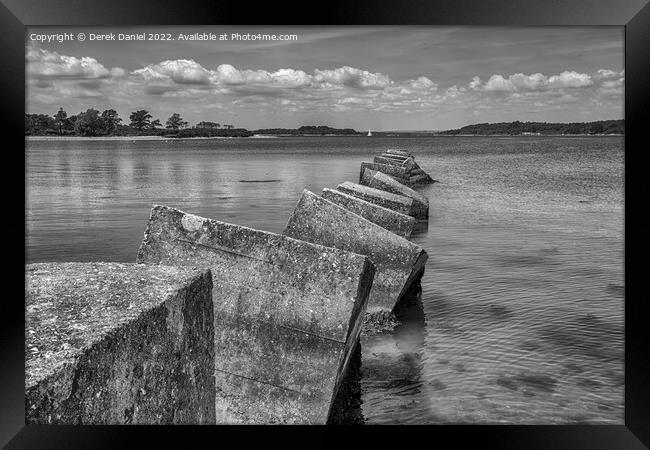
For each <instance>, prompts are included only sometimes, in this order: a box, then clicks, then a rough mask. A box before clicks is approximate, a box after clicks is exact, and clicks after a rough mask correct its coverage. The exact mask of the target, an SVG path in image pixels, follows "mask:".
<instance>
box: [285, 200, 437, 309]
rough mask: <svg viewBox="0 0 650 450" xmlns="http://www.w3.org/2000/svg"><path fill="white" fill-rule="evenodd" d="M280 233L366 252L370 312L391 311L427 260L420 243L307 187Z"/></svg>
mask: <svg viewBox="0 0 650 450" xmlns="http://www.w3.org/2000/svg"><path fill="white" fill-rule="evenodd" d="M283 234H285V235H287V236H291V237H294V238H296V239H302V240H304V241H307V242H313V243H316V244H321V245H325V246H328V247H335V248H340V249H343V250H348V251H351V252H355V253H359V254H362V255H368V257H369V258H370V260H371V261H372V262H373V263H374V264H375V267H376V269H377V273H376V274H375V279H374V281H373V284H372V289H371V291H370V298H369V300H368V312H369V313H371V314H373V313H376V312H381V311H392V310H393V308H394V307H395V306H396V305H397V304H398V303H399V302H400V300H401V299H402V296H403V294H404V293H405V292H407V290H408V288H409V287H410V285H411V283H412V281H413V280H414V279H415V277H416V276H417V275H418V273H419V272H420V271H421V269H422V268H423V267H424V264H425V262H426V260H427V253H426V252H425V251H424V249H422V247H420V246H418V245H416V244H414V243H412V242H410V241H408V240H406V239H404V238H402V237H400V236H397V235H396V234H394V233H391V232H390V231H388V230H386V229H384V228H382V227H380V226H379V225H376V224H374V223H372V222H370V221H369V220H366V219H364V218H363V217H360V216H358V215H357V214H354V213H353V212H351V211H348V210H347V209H345V208H342V207H341V206H339V205H337V204H334V203H332V202H330V201H329V200H326V199H324V198H321V197H319V196H317V195H316V194H314V193H313V192H310V191H307V190H305V191H303V194H302V197H301V198H300V200H299V201H298V204H297V205H296V208H295V209H294V211H293V213H292V214H291V217H290V218H289V221H288V223H287V226H286V228H285V229H284V231H283Z"/></svg>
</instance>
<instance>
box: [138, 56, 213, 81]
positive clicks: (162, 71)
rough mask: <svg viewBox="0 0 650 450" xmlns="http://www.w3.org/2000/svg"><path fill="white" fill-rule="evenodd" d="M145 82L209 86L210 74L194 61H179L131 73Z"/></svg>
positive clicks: (167, 62) (162, 63)
mask: <svg viewBox="0 0 650 450" xmlns="http://www.w3.org/2000/svg"><path fill="white" fill-rule="evenodd" d="M131 73H132V74H133V75H134V76H135V77H140V78H142V79H143V80H144V81H154V82H161V81H173V82H174V83H178V84H209V83H210V72H209V71H208V70H206V69H204V68H203V67H202V66H201V65H200V64H199V63H197V62H196V61H194V60H193V59H177V60H167V61H162V62H160V63H158V64H150V65H148V66H146V67H143V68H142V69H138V70H134V71H133V72H131Z"/></svg>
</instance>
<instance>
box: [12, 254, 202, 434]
mask: <svg viewBox="0 0 650 450" xmlns="http://www.w3.org/2000/svg"><path fill="white" fill-rule="evenodd" d="M25 272H26V273H25V275H26V280H25V286H26V287H25V344H26V345H25V352H26V355H25V421H26V422H27V423H41V424H43V423H46V424H213V423H214V420H215V409H214V395H215V394H214V389H215V381H214V344H213V341H214V325H213V308H212V295H211V288H212V279H211V275H210V271H209V270H205V269H194V268H178V267H154V266H145V265H142V264H117V263H43V264H28V265H27V266H26V268H25Z"/></svg>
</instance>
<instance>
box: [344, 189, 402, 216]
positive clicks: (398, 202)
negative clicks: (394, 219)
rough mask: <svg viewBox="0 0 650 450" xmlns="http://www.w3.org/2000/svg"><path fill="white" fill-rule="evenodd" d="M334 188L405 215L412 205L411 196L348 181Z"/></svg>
mask: <svg viewBox="0 0 650 450" xmlns="http://www.w3.org/2000/svg"><path fill="white" fill-rule="evenodd" d="M336 190H337V191H340V192H343V193H345V194H349V195H352V196H354V197H357V198H360V199H361V200H365V201H367V202H370V203H373V204H375V205H378V206H382V207H384V208H388V209H392V210H393V211H397V212H399V213H402V214H406V215H410V213H411V207H412V206H413V199H412V198H409V197H405V196H403V195H397V194H392V193H390V192H387V191H383V190H381V189H375V188H371V187H369V186H364V185H362V184H357V183H352V182H350V181H346V182H344V183H341V184H339V185H338V186H337V187H336Z"/></svg>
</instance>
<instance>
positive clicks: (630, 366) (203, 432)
mask: <svg viewBox="0 0 650 450" xmlns="http://www.w3.org/2000/svg"><path fill="white" fill-rule="evenodd" d="M156 24H160V25H206V24H215V25H218V24H229V25H232V24H242V25H255V24H285V25H291V24H295V25H308V24H313V25H316V24H318V25H353V24H358V25H385V24H408V25H482V26H486V25H489V26H546V25H588V26H612V25H613V26H624V27H625V45H626V48H625V71H626V81H625V132H626V136H625V147H626V148H625V155H626V156H625V183H626V184H625V202H626V208H625V264H626V265H625V317H626V328H625V349H626V350H625V353H626V354H625V425H624V426H623V425H621V426H581V425H575V426H573V425H570V426H478V425H469V426H428V427H409V429H408V430H406V433H405V432H404V431H403V430H395V429H391V428H390V427H355V428H352V427H344V428H340V427H337V428H334V429H333V428H331V427H329V428H328V427H315V428H311V427H310V428H304V427H303V428H299V429H297V428H295V427H275V428H272V427H265V428H264V430H261V431H260V430H251V429H250V428H243V427H217V426H203V427H178V426H176V427H171V426H170V427H151V426H125V427H115V426H84V427H73V426H35V425H34V426H31V425H30V426H25V424H24V307H23V304H22V301H21V297H20V295H21V294H20V290H21V289H20V287H21V286H22V287H23V289H24V285H23V282H22V281H23V280H24V264H23V266H21V265H20V264H19V261H20V257H21V256H20V255H23V263H24V245H23V249H22V250H21V249H20V245H21V241H20V239H19V238H18V236H21V235H22V236H23V237H24V233H25V224H24V221H23V222H22V223H21V221H20V220H19V218H20V217H21V216H20V215H19V214H17V213H15V211H17V210H18V208H20V207H22V208H23V211H24V198H25V196H24V190H23V192H22V196H21V195H20V187H21V186H22V187H23V189H24V184H25V180H24V178H22V181H21V178H20V174H19V173H18V171H19V169H20V167H21V166H22V167H23V169H24V157H21V155H24V153H22V154H21V153H20V149H19V147H24V136H23V132H22V127H23V125H22V124H21V122H20V118H22V117H23V115H24V109H25V108H24V105H25V95H24V94H25V92H24V90H25V60H24V58H25V27H26V26H30V25H56V26H80V25H85V26H101V25H111V26H120V25H125V26H126V25H131V26H133V25H156ZM649 43H650V5H649V4H647V1H646V0H625V1H616V2H614V1H605V0H580V1H571V2H569V1H560V0H549V1H545V2H541V1H539V0H520V1H517V2H513V1H506V0H483V1H480V0H471V1H470V0H455V1H448V0H436V1H427V2H425V1H421V0H410V1H399V2H397V1H395V2H388V1H375V2H370V1H367V0H366V1H363V2H354V3H352V2H351V1H347V2H345V1H336V2H329V3H327V4H323V3H314V4H311V5H310V4H308V3H307V4H306V3H304V2H302V3H297V2H296V3H293V2H282V3H279V2H266V3H262V4H260V5H251V4H248V3H246V2H242V1H239V2H235V1H232V0H229V1H219V2H215V1H209V0H192V1H178V0H176V1H174V0H164V1H154V0H111V1H104V2H99V1H96V0H92V1H91V0H87V1H85V2H81V1H76V0H56V1H54V0H51V1H48V2H44V1H38V0H2V4H0V54H1V55H2V61H3V66H4V67H3V68H2V69H0V80H1V84H0V87H1V89H2V98H3V102H2V104H3V107H2V108H0V111H1V112H0V116H1V117H2V122H1V123H2V125H3V127H2V129H3V134H4V137H5V138H6V139H7V142H9V141H8V138H9V137H15V138H16V139H15V141H12V142H14V143H13V144H11V145H9V146H6V147H5V150H4V152H5V154H4V155H3V156H4V162H5V174H4V175H5V176H4V177H2V178H3V184H4V186H3V187H4V189H5V190H4V192H6V193H7V194H6V200H7V201H6V202H5V208H6V209H5V221H4V222H5V223H4V225H5V233H4V236H3V237H4V238H5V239H4V240H3V241H4V242H5V245H4V246H3V247H4V248H6V247H7V246H6V243H11V242H13V243H14V245H15V247H12V248H11V250H10V251H9V252H8V253H5V258H4V262H5V265H4V267H5V268H4V269H3V272H4V275H5V276H6V278H5V279H4V282H5V283H9V286H10V287H11V288H12V289H11V290H10V292H12V294H11V295H9V294H5V301H4V303H3V306H2V310H3V313H2V318H3V319H2V327H0V333H2V334H1V341H0V347H1V354H2V358H1V360H0V361H1V366H0V399H1V400H0V401H1V403H2V407H0V417H1V422H0V444H2V445H6V448H32V447H38V448H125V447H134V446H135V447H137V446H142V445H144V446H145V447H146V448H152V447H157V446H160V445H165V446H166V445H171V446H183V447H194V446H198V442H199V440H204V439H205V442H207V443H208V444H209V445H210V446H216V445H221V444H225V443H226V441H225V439H226V435H228V436H227V437H228V438H232V437H235V436H233V435H234V434H235V435H236V438H237V439H238V442H242V441H243V440H248V439H259V438H260V437H261V438H262V439H263V440H265V441H267V442H269V443H271V442H274V441H275V442H278V443H282V442H287V443H290V442H288V440H292V441H294V442H296V443H298V444H300V445H310V442H309V441H304V440H303V439H299V438H297V437H296V436H297V434H296V433H298V431H300V435H303V434H304V432H305V431H307V432H308V433H309V434H316V435H318V439H319V443H321V444H322V443H325V442H326V441H327V440H330V439H331V442H332V444H333V445H350V443H349V442H347V441H342V440H341V438H340V436H339V434H340V431H341V430H345V431H346V432H349V433H353V434H359V435H360V436H361V437H362V438H364V439H370V438H377V437H380V438H381V439H382V440H383V439H384V437H387V436H394V437H395V438H397V440H398V441H399V443H400V444H401V445H408V444H409V443H410V442H413V443H414V444H415V445H420V444H417V443H416V441H412V439H414V437H413V436H412V434H411V433H417V435H418V438H420V439H424V442H425V443H430V444H431V445H438V446H439V445H440V443H441V441H444V440H451V441H452V442H454V447H457V446H458V445H461V446H462V445H463V444H466V443H469V442H472V443H475V445H480V446H481V447H487V448H556V449H557V448H573V449H577V448H589V449H594V448H621V449H635V448H646V447H645V446H648V445H650V413H649V411H650V386H649V383H648V381H649V378H650V345H649V339H648V332H647V329H648V327H647V325H646V324H645V323H644V322H645V321H646V320H647V318H648V316H647V315H645V314H644V310H645V309H644V303H645V301H646V297H647V295H645V289H644V287H643V285H642V284H641V283H642V281H641V280H642V278H641V277H642V275H641V272H642V271H643V270H644V265H643V264H642V263H641V262H639V263H634V262H633V261H637V260H638V261H643V258H642V257H643V256H644V255H645V252H644V250H645V247H644V246H643V244H644V240H643V237H642V235H641V234H640V232H638V231H636V230H635V226H633V225H635V220H637V222H636V225H639V224H640V225H641V226H642V225H643V224H644V223H645V222H644V221H643V220H644V219H635V217H636V216H637V215H638V216H639V217H642V216H641V214H643V212H642V211H641V212H639V213H637V212H636V211H635V209H634V208H635V207H634V206H633V205H634V204H635V203H636V201H635V200H634V199H635V198H636V197H637V196H638V197H640V198H641V199H645V196H644V194H645V193H647V191H648V188H647V183H644V181H645V178H644V174H641V173H640V172H641V170H643V167H642V164H640V162H641V158H642V157H643V152H644V151H646V149H645V148H644V147H647V145H646V146H644V145H643V144H644V142H643V140H644V133H643V127H644V126H647V125H646V124H648V123H650V122H648V115H649V112H650V104H649V99H650V96H649V95H648V94H649V91H650V45H649ZM10 174H11V175H12V176H8V175H10ZM23 174H24V170H23ZM7 202H8V204H7ZM639 209H643V205H639ZM638 228H639V229H641V227H638ZM23 242H24V241H23ZM635 256H639V257H641V258H639V259H637V258H635ZM13 288H16V293H15V295H13V292H14V291H13ZM332 433H333V434H332ZM407 433H408V434H407ZM310 439H311V437H310ZM194 444H196V445H194ZM644 444H645V445H644ZM363 445H371V444H369V443H368V442H367V441H364V444H363ZM398 445H399V444H398Z"/></svg>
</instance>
